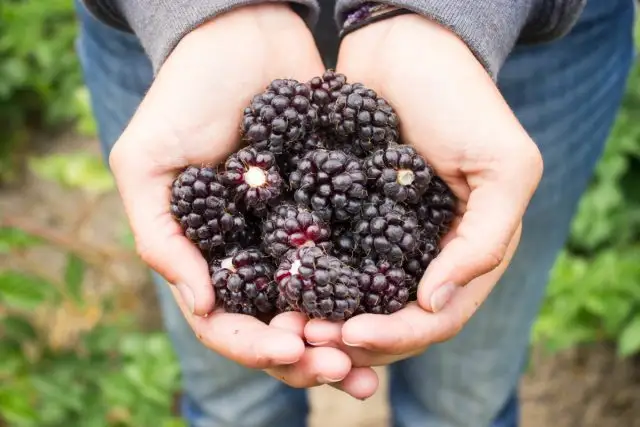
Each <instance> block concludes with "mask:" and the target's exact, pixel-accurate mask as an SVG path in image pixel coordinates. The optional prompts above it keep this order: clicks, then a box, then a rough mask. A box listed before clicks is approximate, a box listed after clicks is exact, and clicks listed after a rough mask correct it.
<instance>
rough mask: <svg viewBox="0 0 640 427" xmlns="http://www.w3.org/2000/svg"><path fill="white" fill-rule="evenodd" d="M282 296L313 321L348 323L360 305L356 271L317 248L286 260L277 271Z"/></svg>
mask: <svg viewBox="0 0 640 427" xmlns="http://www.w3.org/2000/svg"><path fill="white" fill-rule="evenodd" d="M275 277H276V281H277V282H278V289H279V291H280V295H283V296H284V297H283V299H284V300H285V301H286V302H287V303H288V305H289V307H292V308H294V309H296V310H298V311H301V312H302V313H305V314H306V315H307V316H309V317H310V318H315V319H328V320H346V319H348V318H349V317H351V316H352V315H353V314H354V313H355V311H356V309H357V308H358V305H359V302H360V291H359V290H358V280H357V274H356V271H355V270H353V269H352V268H350V267H348V266H347V265H345V264H344V263H342V262H340V260H339V259H338V258H335V257H332V256H330V255H327V254H325V253H324V251H323V250H322V249H321V248H318V247H303V248H300V249H297V250H296V251H292V252H291V253H289V254H288V256H287V257H285V258H284V259H283V260H282V261H281V263H280V266H279V267H278V270H277V271H276V275H275Z"/></svg>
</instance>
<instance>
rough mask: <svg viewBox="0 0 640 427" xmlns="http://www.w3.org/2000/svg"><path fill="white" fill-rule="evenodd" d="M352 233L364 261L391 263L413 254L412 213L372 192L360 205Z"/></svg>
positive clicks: (417, 235)
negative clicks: (385, 260)
mask: <svg viewBox="0 0 640 427" xmlns="http://www.w3.org/2000/svg"><path fill="white" fill-rule="evenodd" d="M354 232H355V234H356V238H357V239H358V241H359V244H360V247H361V248H362V250H363V252H364V253H365V255H366V256H367V257H368V258H372V259H374V260H377V259H387V260H389V261H391V262H397V261H400V260H402V259H403V258H404V257H405V256H407V254H411V253H412V252H414V251H415V250H416V249H417V248H418V243H419V238H420V229H419V227H418V218H417V217H416V214H415V212H414V211H413V210H411V209H408V208H406V207H404V206H402V205H400V204H398V203H395V202H394V201H393V200H391V199H388V198H386V197H383V196H381V195H380V194H376V193H374V194H372V195H371V196H370V197H369V199H368V200H367V201H366V203H365V204H364V206H363V209H362V213H361V214H360V215H359V216H358V217H357V222H356V225H355V228H354Z"/></svg>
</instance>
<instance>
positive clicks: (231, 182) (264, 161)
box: [220, 147, 283, 214]
mask: <svg viewBox="0 0 640 427" xmlns="http://www.w3.org/2000/svg"><path fill="white" fill-rule="evenodd" d="M220 181H221V182H222V183H224V184H225V185H227V186H228V187H230V188H231V189H232V192H233V197H234V199H235V201H236V202H241V203H242V204H243V205H244V206H246V208H247V209H249V210H251V211H252V212H254V213H258V214H261V213H264V212H265V211H266V208H267V206H269V205H273V204H274V203H275V201H277V200H278V198H279V197H280V194H281V192H282V187H283V181H282V177H281V176H280V172H279V171H278V167H277V166H276V158H275V156H274V155H273V154H272V153H270V152H269V151H258V150H256V149H255V148H253V147H246V148H243V149H241V150H240V151H238V152H236V153H234V154H232V155H231V156H229V158H228V159H227V161H226V162H225V164H224V171H223V172H220Z"/></svg>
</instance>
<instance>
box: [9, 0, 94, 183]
mask: <svg viewBox="0 0 640 427" xmlns="http://www.w3.org/2000/svg"><path fill="white" fill-rule="evenodd" d="M0 22H1V23H2V25H0V180H2V179H3V178H5V179H6V178H7V177H8V176H10V171H11V169H12V167H11V166H13V163H14V162H15V161H16V153H18V152H19V151H20V150H19V148H20V147H21V146H23V145H24V144H25V143H26V141H27V140H28V136H27V132H26V129H27V128H28V127H34V126H45V127H51V126H57V125H59V124H61V123H66V122H70V121H72V120H76V119H79V128H78V129H79V130H80V131H82V132H86V133H91V134H93V133H94V132H95V126H94V125H93V120H92V118H91V115H90V108H89V103H88V96H87V93H86V90H85V89H84V87H83V85H82V76H81V71H80V67H79V65H78V57H77V55H76V52H75V49H74V43H75V38H76V32H77V22H76V17H75V11H74V6H73V2H72V1H69V0H30V1H20V0H3V1H2V7H0Z"/></svg>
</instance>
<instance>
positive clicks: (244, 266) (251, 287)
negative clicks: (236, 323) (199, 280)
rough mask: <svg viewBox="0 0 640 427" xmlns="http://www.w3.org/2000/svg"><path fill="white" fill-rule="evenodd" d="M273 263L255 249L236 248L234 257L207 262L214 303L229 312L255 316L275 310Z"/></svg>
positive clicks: (276, 288) (275, 288) (275, 293)
mask: <svg viewBox="0 0 640 427" xmlns="http://www.w3.org/2000/svg"><path fill="white" fill-rule="evenodd" d="M274 270H275V268H274V266H273V265H272V264H271V263H270V261H269V260H268V258H267V257H266V256H265V255H264V254H263V253H262V252H260V251H259V250H257V249H245V250H240V251H238V252H237V253H236V254H235V255H234V256H232V257H228V258H225V259H223V260H222V261H216V262H213V263H211V264H210V272H211V280H212V281H213V286H214V288H215V291H216V299H217V303H218V304H220V305H222V306H223V307H224V310H225V311H226V312H228V313H241V314H248V315H250V316H254V317H257V316H258V314H270V313H272V312H274V311H275V309H276V300H277V298H278V287H277V284H276V283H275V281H274V280H273V273H274Z"/></svg>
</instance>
